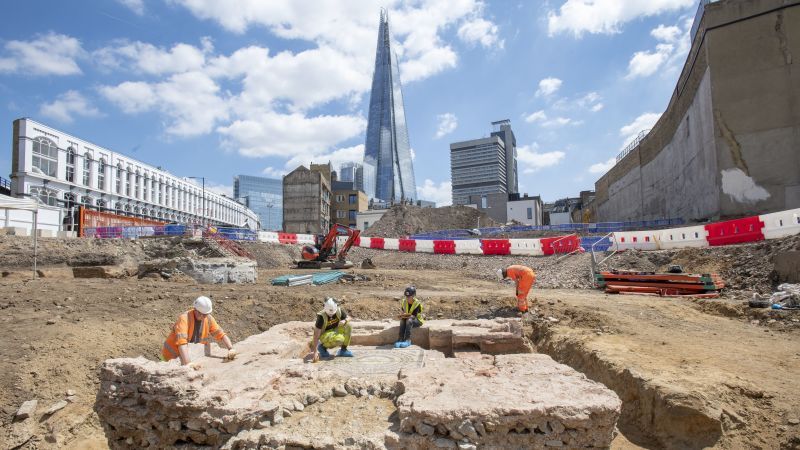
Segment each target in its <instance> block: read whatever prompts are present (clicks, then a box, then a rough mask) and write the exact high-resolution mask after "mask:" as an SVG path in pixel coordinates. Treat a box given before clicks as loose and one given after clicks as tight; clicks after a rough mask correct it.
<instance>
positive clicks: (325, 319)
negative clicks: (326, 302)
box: [317, 308, 342, 332]
mask: <svg viewBox="0 0 800 450" xmlns="http://www.w3.org/2000/svg"><path fill="white" fill-rule="evenodd" d="M317 315H318V316H322V328H321V329H322V332H325V329H326V328H328V321H329V319H328V313H326V312H325V310H324V309H323V310H322V311H320V312H318V313H317ZM340 320H342V308H336V323H339V321H340Z"/></svg>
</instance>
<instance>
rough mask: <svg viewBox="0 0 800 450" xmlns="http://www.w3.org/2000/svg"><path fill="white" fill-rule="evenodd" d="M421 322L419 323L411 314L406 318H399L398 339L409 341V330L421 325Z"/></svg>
mask: <svg viewBox="0 0 800 450" xmlns="http://www.w3.org/2000/svg"><path fill="white" fill-rule="evenodd" d="M421 325H422V324H421V323H419V320H417V318H416V317H414V316H411V317H409V318H408V319H400V337H399V338H398V340H400V341H410V340H411V330H412V329H414V328H417V327H419V326H421Z"/></svg>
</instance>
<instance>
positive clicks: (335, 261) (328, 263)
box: [297, 224, 361, 269]
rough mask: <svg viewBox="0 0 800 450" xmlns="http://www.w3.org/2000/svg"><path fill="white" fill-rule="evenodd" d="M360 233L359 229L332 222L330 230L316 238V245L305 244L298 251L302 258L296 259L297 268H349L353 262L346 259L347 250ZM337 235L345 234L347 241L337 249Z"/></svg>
mask: <svg viewBox="0 0 800 450" xmlns="http://www.w3.org/2000/svg"><path fill="white" fill-rule="evenodd" d="M360 234H361V232H360V231H359V230H356V229H353V228H350V227H346V226H344V225H339V224H334V225H333V226H332V227H331V231H329V232H328V235H327V236H325V238H324V239H323V238H322V235H320V236H319V237H318V239H317V245H306V246H304V247H303V249H302V250H301V251H300V254H301V256H302V257H303V259H302V260H301V261H297V268H298V269H322V268H331V269H349V268H351V267H353V263H352V262H350V261H347V252H349V251H350V248H351V247H352V246H353V244H355V242H356V239H358V236H359V235H360ZM339 236H347V241H345V243H344V244H343V245H342V248H341V249H337V242H336V241H337V239H336V238H338V237H339Z"/></svg>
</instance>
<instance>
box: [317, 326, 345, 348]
mask: <svg viewBox="0 0 800 450" xmlns="http://www.w3.org/2000/svg"><path fill="white" fill-rule="evenodd" d="M352 332H353V326H352V325H350V323H349V322H348V323H346V324H345V325H344V326H341V327H337V328H334V329H331V330H328V331H326V332H324V333H322V335H321V336H320V337H319V341H320V342H321V343H322V346H323V347H325V348H334V347H342V348H346V347H347V346H348V345H350V334H351V333H352Z"/></svg>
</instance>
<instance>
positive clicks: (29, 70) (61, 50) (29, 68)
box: [0, 32, 85, 75]
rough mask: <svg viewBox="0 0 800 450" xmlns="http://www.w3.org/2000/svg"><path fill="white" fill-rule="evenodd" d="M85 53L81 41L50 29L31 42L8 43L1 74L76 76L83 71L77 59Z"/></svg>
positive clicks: (1, 58)
mask: <svg viewBox="0 0 800 450" xmlns="http://www.w3.org/2000/svg"><path fill="white" fill-rule="evenodd" d="M84 55H85V52H84V50H83V48H82V47H81V43H80V41H79V40H77V39H75V38H73V37H70V36H66V35H63V34H57V33H53V32H50V33H47V34H43V35H39V36H37V37H36V39H34V40H32V41H8V42H6V44H5V52H4V55H3V56H2V57H0V73H24V74H26V75H77V74H80V73H81V68H80V67H79V66H78V62H77V60H78V59H79V58H81V57H83V56H84Z"/></svg>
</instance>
